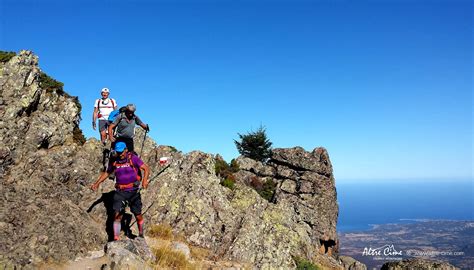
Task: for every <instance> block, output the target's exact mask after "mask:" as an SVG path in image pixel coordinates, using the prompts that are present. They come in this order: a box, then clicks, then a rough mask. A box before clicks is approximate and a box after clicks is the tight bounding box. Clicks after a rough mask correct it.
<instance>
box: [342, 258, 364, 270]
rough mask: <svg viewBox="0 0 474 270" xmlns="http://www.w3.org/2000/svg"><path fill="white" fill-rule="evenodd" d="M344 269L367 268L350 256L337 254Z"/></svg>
mask: <svg viewBox="0 0 474 270" xmlns="http://www.w3.org/2000/svg"><path fill="white" fill-rule="evenodd" d="M339 260H340V261H341V262H342V266H343V267H344V269H345V270H367V266H366V265H365V264H363V263H361V262H359V261H357V260H355V259H354V258H352V257H348V256H339Z"/></svg>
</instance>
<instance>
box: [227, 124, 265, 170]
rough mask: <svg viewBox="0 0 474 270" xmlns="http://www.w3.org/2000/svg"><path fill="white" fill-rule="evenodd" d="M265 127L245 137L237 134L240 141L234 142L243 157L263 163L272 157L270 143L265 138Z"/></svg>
mask: <svg viewBox="0 0 474 270" xmlns="http://www.w3.org/2000/svg"><path fill="white" fill-rule="evenodd" d="M265 132H266V130H265V127H263V126H260V128H259V129H258V130H257V131H255V132H253V131H251V132H249V133H248V134H246V135H242V134H239V133H237V134H238V135H239V137H240V141H237V140H234V143H235V146H237V150H239V153H240V154H241V155H243V156H245V157H248V158H251V159H254V160H257V161H261V162H265V161H267V159H269V158H270V157H271V156H272V149H271V147H272V143H271V142H270V140H269V139H268V138H267V134H266V133H265Z"/></svg>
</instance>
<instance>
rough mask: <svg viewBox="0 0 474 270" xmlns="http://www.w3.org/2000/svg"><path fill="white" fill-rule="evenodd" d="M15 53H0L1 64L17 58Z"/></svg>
mask: <svg viewBox="0 0 474 270" xmlns="http://www.w3.org/2000/svg"><path fill="white" fill-rule="evenodd" d="M15 55H16V53H15V52H6V51H0V63H6V62H8V61H10V59H12V58H13V56H15Z"/></svg>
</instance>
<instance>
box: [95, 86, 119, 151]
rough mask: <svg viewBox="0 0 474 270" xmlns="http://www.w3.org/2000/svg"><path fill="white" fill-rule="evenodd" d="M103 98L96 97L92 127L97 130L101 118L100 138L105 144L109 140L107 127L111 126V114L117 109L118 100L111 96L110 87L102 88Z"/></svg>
mask: <svg viewBox="0 0 474 270" xmlns="http://www.w3.org/2000/svg"><path fill="white" fill-rule="evenodd" d="M100 94H101V95H102V98H99V99H96V101H95V103H94V113H93V114H92V128H93V129H94V130H96V128H97V126H96V121H97V119H99V132H100V140H101V142H102V143H103V144H105V142H106V141H107V128H108V126H109V122H108V118H109V114H110V113H111V112H112V111H114V110H116V109H117V102H116V101H115V99H113V98H109V94H110V91H109V88H102V90H101V91H100Z"/></svg>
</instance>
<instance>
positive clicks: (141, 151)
mask: <svg viewBox="0 0 474 270" xmlns="http://www.w3.org/2000/svg"><path fill="white" fill-rule="evenodd" d="M147 133H148V130H145V135H143V141H142V148H141V149H140V157H141V156H142V154H143V146H144V145H145V140H146V134H147Z"/></svg>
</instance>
